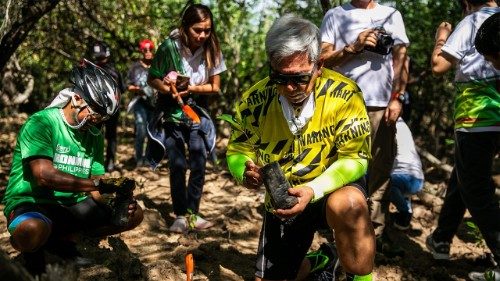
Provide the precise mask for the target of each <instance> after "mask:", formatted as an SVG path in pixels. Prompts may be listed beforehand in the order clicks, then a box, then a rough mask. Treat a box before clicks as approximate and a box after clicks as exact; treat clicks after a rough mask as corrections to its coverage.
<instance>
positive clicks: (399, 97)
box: [391, 92, 406, 103]
mask: <svg viewBox="0 0 500 281" xmlns="http://www.w3.org/2000/svg"><path fill="white" fill-rule="evenodd" d="M391 100H399V101H400V102H401V103H404V102H405V100H406V97H405V93H403V92H395V93H392V95H391Z"/></svg>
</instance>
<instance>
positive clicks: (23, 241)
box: [11, 219, 51, 252]
mask: <svg viewBox="0 0 500 281" xmlns="http://www.w3.org/2000/svg"><path fill="white" fill-rule="evenodd" d="M50 232H51V228H50V226H49V225H48V224H47V223H45V222H44V221H42V220H39V219H28V220H25V221H23V222H22V223H21V224H19V225H18V226H17V227H16V230H14V233H12V239H11V242H12V243H11V244H12V247H14V248H15V249H16V250H18V251H21V252H33V251H35V250H37V249H38V248H40V247H41V246H42V245H44V244H45V242H47V239H48V238H49V235H50Z"/></svg>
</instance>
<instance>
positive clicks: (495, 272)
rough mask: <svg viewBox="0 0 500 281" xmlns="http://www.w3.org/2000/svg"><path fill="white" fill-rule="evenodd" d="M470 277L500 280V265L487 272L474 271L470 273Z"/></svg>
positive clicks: (479, 280)
mask: <svg viewBox="0 0 500 281" xmlns="http://www.w3.org/2000/svg"><path fill="white" fill-rule="evenodd" d="M469 278H470V280H472V281H500V267H496V268H494V269H490V270H486V271H485V272H477V271H473V272H471V273H469Z"/></svg>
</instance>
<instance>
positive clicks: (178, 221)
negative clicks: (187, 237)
mask: <svg viewBox="0 0 500 281" xmlns="http://www.w3.org/2000/svg"><path fill="white" fill-rule="evenodd" d="M169 230H170V231H172V232H177V233H183V232H186V231H187V230H188V223H187V219H186V217H184V216H178V217H177V218H175V221H174V223H173V224H172V225H171V226H170V228H169Z"/></svg>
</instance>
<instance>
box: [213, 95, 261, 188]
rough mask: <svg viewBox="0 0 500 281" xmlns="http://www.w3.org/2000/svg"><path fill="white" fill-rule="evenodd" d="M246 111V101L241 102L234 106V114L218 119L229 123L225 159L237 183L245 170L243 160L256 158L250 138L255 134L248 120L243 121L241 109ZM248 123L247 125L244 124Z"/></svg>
mask: <svg viewBox="0 0 500 281" xmlns="http://www.w3.org/2000/svg"><path fill="white" fill-rule="evenodd" d="M242 110H243V111H248V107H247V104H246V103H243V102H241V103H240V104H238V105H237V106H236V110H235V112H236V114H235V116H234V117H232V116H228V115H225V116H221V117H220V119H222V120H225V121H227V122H228V123H229V124H230V125H231V137H230V138H229V143H228V146H227V152H226V159H227V164H228V168H229V171H230V172H231V175H232V176H233V177H234V178H235V179H236V181H237V182H238V183H242V182H243V173H244V172H245V162H247V161H253V162H256V160H257V155H256V151H257V147H256V146H255V142H254V141H252V139H255V138H256V137H257V136H256V134H253V133H252V132H253V131H254V130H253V128H252V127H251V126H252V125H250V124H249V123H250V122H246V121H245V117H242V116H244V115H242V114H241V111H242ZM245 124H248V125H245Z"/></svg>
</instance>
